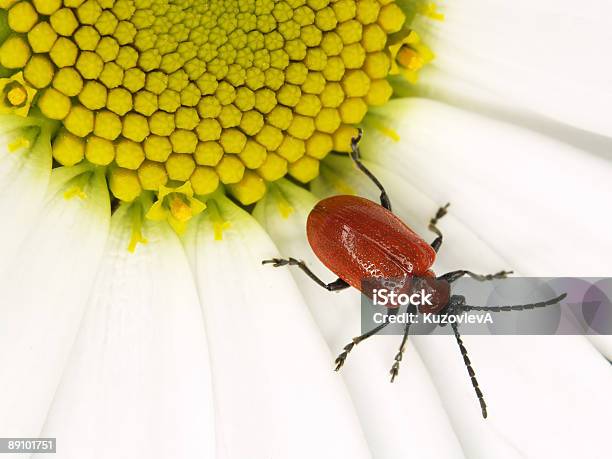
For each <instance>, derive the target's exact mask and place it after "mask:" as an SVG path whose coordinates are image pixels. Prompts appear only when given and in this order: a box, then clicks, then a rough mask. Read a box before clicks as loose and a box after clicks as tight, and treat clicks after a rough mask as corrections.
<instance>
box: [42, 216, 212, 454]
mask: <svg viewBox="0 0 612 459" xmlns="http://www.w3.org/2000/svg"><path fill="white" fill-rule="evenodd" d="M132 221H133V220H132V216H131V213H130V212H128V211H126V209H125V208H122V209H120V210H119V211H117V212H116V213H115V215H114V216H113V221H112V227H111V233H110V238H109V241H108V244H107V247H106V251H105V255H104V259H103V263H102V266H101V269H100V272H99V274H98V277H97V280H96V284H95V287H94V289H93V293H92V295H91V297H90V300H89V304H88V307H87V312H86V314H85V316H84V317H83V322H82V326H81V330H80V332H79V335H78V337H77V339H76V341H75V346H74V348H73V349H74V350H73V352H72V354H71V356H70V361H69V365H68V367H67V370H66V372H65V373H64V376H63V378H62V382H61V385H60V387H59V389H58V391H57V395H56V397H55V400H54V404H53V407H52V409H51V411H50V413H49V417H48V420H47V423H46V425H45V429H44V431H43V436H45V437H57V438H58V454H59V457H70V458H72V457H96V458H116V457H133V458H136V457H146V458H164V459H165V458H168V457H173V458H194V457H211V458H212V457H214V451H215V444H214V441H215V439H214V419H213V415H214V409H213V402H212V387H211V379H210V366H209V358H208V352H207V343H206V337H205V331H204V321H203V318H202V311H201V309H200V306H199V302H198V298H197V292H196V289H195V285H194V283H193V277H192V275H191V271H190V269H189V265H188V263H187V259H186V257H185V254H184V252H183V249H182V246H181V245H180V242H179V241H178V238H177V237H176V234H175V233H174V232H172V230H170V228H169V227H168V225H167V224H166V223H163V224H159V223H152V222H149V221H145V223H144V226H143V230H142V232H143V235H144V237H145V238H146V239H147V243H146V244H139V245H138V246H137V248H136V251H135V253H130V252H128V250H127V248H128V246H129V243H130V237H131V234H132Z"/></svg>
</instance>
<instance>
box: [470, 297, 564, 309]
mask: <svg viewBox="0 0 612 459" xmlns="http://www.w3.org/2000/svg"><path fill="white" fill-rule="evenodd" d="M566 296H567V293H564V294H562V295H559V296H558V297H556V298H552V299H550V300H546V301H540V302H539V303H531V304H515V305H512V306H469V305H467V304H464V305H462V306H460V308H461V309H462V310H463V311H489V312H507V311H525V310H527V309H535V308H544V307H546V306H552V305H553V304H557V303H559V302H561V301H562V300H563V299H564V298H565V297H566Z"/></svg>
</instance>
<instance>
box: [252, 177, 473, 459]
mask: <svg viewBox="0 0 612 459" xmlns="http://www.w3.org/2000/svg"><path fill="white" fill-rule="evenodd" d="M283 202H284V203H286V204H288V205H290V206H291V208H292V210H293V211H292V213H291V214H290V215H288V216H286V217H284V216H283V214H282V213H281V211H280V209H281V207H279V204H280V203H283ZM315 203H316V199H315V198H314V196H313V195H311V194H310V193H308V192H307V191H306V190H304V189H302V188H299V187H297V186H295V185H292V184H291V183H289V182H287V181H279V182H276V185H271V186H270V189H269V191H268V194H267V195H266V197H265V198H264V199H263V200H262V201H260V202H259V203H258V205H257V207H256V208H255V210H254V212H253V216H254V217H256V218H257V219H258V220H259V221H260V223H262V225H263V226H264V228H265V229H266V230H267V231H268V233H269V234H270V236H271V237H272V239H273V240H274V241H275V243H276V244H277V246H278V247H279V249H280V250H281V254H282V256H283V257H288V256H293V257H295V258H298V259H302V260H304V261H305V262H306V263H307V265H308V266H309V268H310V269H312V270H313V271H314V272H315V273H317V275H319V277H320V278H321V279H323V280H325V281H326V282H331V281H332V280H334V275H333V273H330V271H328V270H327V269H326V268H325V267H324V266H323V265H322V264H321V263H320V262H319V261H318V260H317V258H316V256H315V255H314V254H313V252H312V250H311V249H310V247H309V245H308V242H307V239H306V233H305V228H306V218H307V215H308V213H309V211H310V210H311V208H312V206H313V205H314V204H315ZM285 209H286V208H285ZM279 269H288V268H279ZM290 272H291V273H292V274H293V276H294V278H295V280H296V283H297V284H298V286H299V287H300V290H301V291H302V293H303V294H304V297H305V299H306V300H307V303H308V306H309V307H310V310H311V312H312V313H313V315H314V317H315V320H316V321H317V324H318V325H319V327H320V329H321V331H322V332H323V335H324V337H325V339H326V341H327V343H328V345H329V347H330V349H331V350H332V351H333V352H334V353H335V354H339V353H340V351H341V350H342V348H343V347H344V345H346V344H347V342H349V341H350V339H351V338H352V337H353V336H356V335H358V334H360V295H359V293H358V292H357V291H356V290H354V289H350V290H345V291H343V292H341V293H330V292H328V291H326V290H324V289H322V288H321V287H320V286H318V285H316V284H315V283H314V282H313V281H312V280H311V279H310V278H308V277H307V276H306V275H305V274H304V273H302V272H301V271H299V270H298V269H296V268H291V271H290ZM400 340H401V338H400V337H396V336H392V337H390V336H377V337H374V338H371V339H369V340H368V341H367V342H365V343H363V344H362V345H361V346H358V347H357V348H355V349H354V350H353V352H352V353H351V355H350V356H349V358H348V359H347V362H346V364H345V366H344V367H343V368H342V370H341V374H342V376H343V377H344V379H345V380H346V382H347V386H348V388H349V391H350V393H351V396H352V399H353V403H354V404H355V408H356V409H357V412H358V414H359V418H360V420H361V422H362V425H363V426H364V430H365V433H366V435H367V439H368V444H369V445H370V448H371V449H372V452H373V454H374V456H375V457H376V458H380V459H395V458H398V457H409V456H414V455H416V456H418V457H419V458H451V457H463V452H462V450H461V445H460V444H459V442H458V440H457V438H456V436H455V433H454V431H453V429H452V427H451V425H450V423H449V420H448V418H447V416H446V413H445V411H444V409H443V408H442V405H441V403H440V399H439V396H438V394H437V392H436V390H435V386H434V385H433V383H432V381H431V378H430V376H429V374H428V372H427V370H426V369H425V367H424V365H423V362H422V361H421V358H420V356H419V354H418V353H417V352H415V350H414V347H413V346H412V344H411V343H409V344H408V348H407V350H406V352H405V354H404V358H403V360H402V366H401V370H400V375H399V377H398V378H397V379H396V380H395V382H394V383H393V384H390V382H389V370H390V368H391V364H392V363H393V358H394V356H395V355H396V353H397V349H398V346H399V342H400ZM415 394H418V397H417V396H415ZM400 425H409V426H410V428H408V429H404V430H403V432H402V435H401V437H402V441H397V431H396V429H394V428H389V426H400ZM434 425H435V426H436V428H435V429H432V428H431V426H434Z"/></svg>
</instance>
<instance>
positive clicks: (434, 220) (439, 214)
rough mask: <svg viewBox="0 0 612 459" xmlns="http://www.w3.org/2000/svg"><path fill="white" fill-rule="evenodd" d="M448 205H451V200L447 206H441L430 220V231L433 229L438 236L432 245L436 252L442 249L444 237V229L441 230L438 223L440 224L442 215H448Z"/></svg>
mask: <svg viewBox="0 0 612 459" xmlns="http://www.w3.org/2000/svg"><path fill="white" fill-rule="evenodd" d="M448 206H450V202H448V203H446V205H445V206H442V207H440V208H439V209H438V211H437V212H436V215H434V216H433V218H432V219H431V220H429V231H433V232H434V233H436V235H437V236H438V237H437V238H435V239H434V241H433V242H432V243H431V246H432V247H433V249H434V250H435V251H436V252H437V251H438V250H440V246H441V245H442V239H443V238H442V231H440V229H439V228H438V227H437V226H436V225H437V224H438V220H440V219H441V218H442V217H444V216H445V215H446V212H447V211H448Z"/></svg>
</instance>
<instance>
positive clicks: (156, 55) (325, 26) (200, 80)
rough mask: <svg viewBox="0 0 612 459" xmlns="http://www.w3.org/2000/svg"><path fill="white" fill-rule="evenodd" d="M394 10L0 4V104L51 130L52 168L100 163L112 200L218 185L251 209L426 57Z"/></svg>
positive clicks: (197, 1)
mask: <svg viewBox="0 0 612 459" xmlns="http://www.w3.org/2000/svg"><path fill="white" fill-rule="evenodd" d="M415 1H417V0H415ZM398 3H400V0H398V2H396V1H395V0H357V1H355V0H285V1H280V0H29V1H26V0H23V1H19V0H0V8H2V9H3V10H4V11H0V12H1V13H2V21H0V22H2V23H4V24H5V25H4V26H2V24H0V29H5V30H0V40H1V41H2V44H1V45H0V71H1V72H2V74H0V76H9V78H5V79H1V80H0V89H2V91H3V96H4V100H3V103H2V107H5V108H6V107H8V108H10V109H13V110H16V109H17V108H20V109H21V110H22V112H21V114H28V111H30V112H31V114H33V115H36V116H40V115H42V116H43V117H45V118H48V119H51V120H57V121H60V125H61V128H60V129H59V131H58V132H57V133H56V134H55V136H54V138H53V145H52V151H53V157H54V159H55V161H56V162H57V163H59V164H60V165H64V166H74V165H77V164H80V163H82V162H89V163H92V164H94V165H96V166H100V167H104V168H106V170H107V176H108V184H109V189H110V191H111V192H112V194H113V195H114V196H115V197H116V198H117V199H119V200H121V201H125V202H130V201H133V200H135V199H137V198H138V197H139V196H141V194H142V193H143V191H145V190H149V191H152V192H153V193H154V194H156V195H157V197H158V200H160V199H161V197H162V196H161V195H162V194H164V193H167V190H168V189H174V188H180V187H181V186H183V185H187V184H188V185H189V190H191V191H190V193H192V194H193V195H200V196H201V195H208V194H210V193H213V192H214V191H215V190H216V189H217V188H218V187H219V186H220V184H223V185H224V186H225V188H226V189H227V190H228V191H229V192H230V193H231V194H232V195H233V196H234V197H235V198H236V199H237V200H239V201H240V202H241V203H243V204H245V205H248V204H251V203H253V202H256V201H257V200H259V199H260V198H261V197H262V196H263V195H264V193H265V192H266V181H274V180H277V179H279V178H281V177H283V176H284V175H286V174H289V175H291V176H292V177H293V178H295V179H297V180H299V181H301V182H304V183H306V182H309V181H310V180H312V179H314V178H315V177H316V176H317V175H318V173H319V161H320V160H321V159H323V158H324V157H325V156H326V155H327V154H328V153H329V152H330V151H332V150H335V151H347V149H348V147H349V145H350V138H351V137H352V136H354V135H355V132H356V130H355V126H356V125H358V124H359V123H360V122H361V121H362V119H363V118H364V116H365V115H366V112H367V110H368V107H370V106H377V105H382V104H384V103H385V102H387V100H388V99H389V98H390V97H391V95H392V92H393V90H392V87H391V85H390V84H389V82H388V81H387V76H388V75H389V74H390V73H399V72H398V71H397V66H398V65H400V66H403V67H406V68H407V71H414V70H418V68H419V67H420V66H421V65H422V64H423V62H424V61H425V60H424V59H422V55H421V53H419V50H418V49H416V50H414V49H413V48H412V47H411V43H415V41H414V39H412V40H409V39H407V38H406V37H409V36H411V35H410V33H409V32H410V31H409V30H408V29H405V28H404V23H405V21H406V16H405V14H404V12H403V11H402V8H400V5H399V4H398ZM403 3H410V2H408V1H407V0H405V1H404V2H403ZM403 3H402V6H403V7H404V9H406V7H405V5H403ZM417 3H420V2H418V1H417ZM432 14H433V13H432ZM412 37H414V36H412ZM392 44H394V46H395V50H393V49H391V46H392ZM11 75H12V76H11ZM30 105H31V107H30ZM2 107H0V110H1V109H2ZM30 109H31V110H30ZM24 110H25V112H24ZM4 111H6V110H4ZM164 196H165V195H164ZM204 201H205V199H204ZM186 202H187V201H185V200H184V199H182V198H178V197H175V198H173V199H171V200H170V201H169V208H168V212H169V215H171V216H172V218H173V219H174V220H175V221H177V222H184V221H186V220H188V219H189V218H190V216H191V215H192V214H191V212H192V209H191V207H190V206H189V205H187V204H186ZM164 205H165V204H164Z"/></svg>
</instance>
